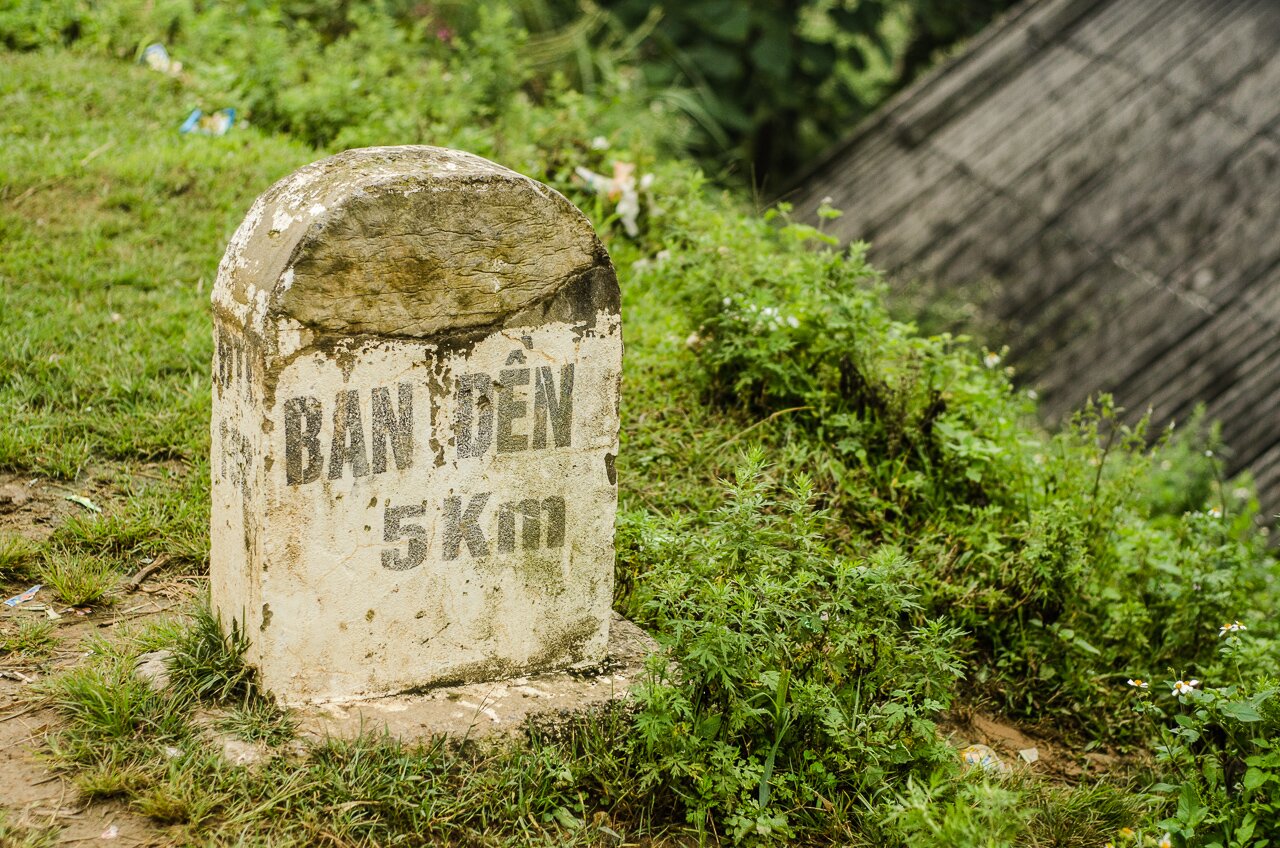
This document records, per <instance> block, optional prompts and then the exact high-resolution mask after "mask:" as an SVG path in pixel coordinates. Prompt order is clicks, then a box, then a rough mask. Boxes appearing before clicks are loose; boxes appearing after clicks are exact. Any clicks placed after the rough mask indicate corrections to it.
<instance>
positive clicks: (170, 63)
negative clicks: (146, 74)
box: [138, 44, 182, 77]
mask: <svg viewBox="0 0 1280 848" xmlns="http://www.w3.org/2000/svg"><path fill="white" fill-rule="evenodd" d="M138 61H139V62H141V63H142V64H144V65H146V66H147V67H148V68H150V69H151V70H153V71H159V72H160V73H162V74H167V75H169V76H171V77H176V76H177V75H178V74H180V73H182V63H181V62H178V61H176V60H174V59H173V58H171V57H170V56H169V51H168V50H166V49H165V48H164V45H163V44H148V45H147V49H146V50H143V51H142V56H141V58H139V59H138Z"/></svg>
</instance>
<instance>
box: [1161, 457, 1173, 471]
mask: <svg viewBox="0 0 1280 848" xmlns="http://www.w3.org/2000/svg"><path fill="white" fill-rule="evenodd" d="M1170 468H1173V463H1172V462H1170V461H1169V460H1167V459H1162V460H1160V470H1161V471H1168V470H1169V469H1170Z"/></svg>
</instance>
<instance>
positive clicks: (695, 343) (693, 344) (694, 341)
mask: <svg viewBox="0 0 1280 848" xmlns="http://www.w3.org/2000/svg"><path fill="white" fill-rule="evenodd" d="M701 345H702V336H700V335H698V334H697V332H696V331H695V332H692V333H690V334H689V338H687V339H685V340H684V346H685V347H687V348H690V349H691V350H697V349H698V348H699V347H700V346H701Z"/></svg>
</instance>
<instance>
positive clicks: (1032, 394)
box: [1027, 389, 1040, 400]
mask: <svg viewBox="0 0 1280 848" xmlns="http://www.w3.org/2000/svg"><path fill="white" fill-rule="evenodd" d="M1027 397H1029V398H1031V399H1032V400H1035V399H1036V398H1038V397H1040V393H1039V392H1037V391H1036V390H1035V389H1027Z"/></svg>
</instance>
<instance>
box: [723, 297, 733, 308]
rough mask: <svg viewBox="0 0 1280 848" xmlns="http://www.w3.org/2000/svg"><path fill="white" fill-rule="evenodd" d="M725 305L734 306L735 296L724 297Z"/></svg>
mask: <svg viewBox="0 0 1280 848" xmlns="http://www.w3.org/2000/svg"><path fill="white" fill-rule="evenodd" d="M724 305H725V306H733V298H731V297H726V298H725V299H724Z"/></svg>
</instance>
